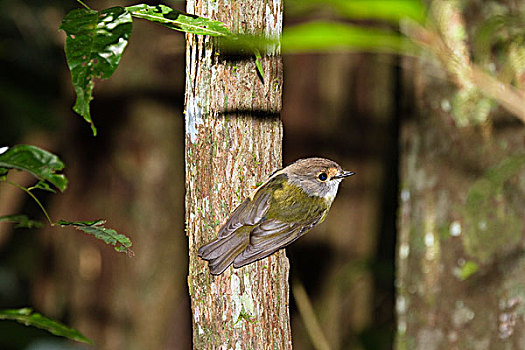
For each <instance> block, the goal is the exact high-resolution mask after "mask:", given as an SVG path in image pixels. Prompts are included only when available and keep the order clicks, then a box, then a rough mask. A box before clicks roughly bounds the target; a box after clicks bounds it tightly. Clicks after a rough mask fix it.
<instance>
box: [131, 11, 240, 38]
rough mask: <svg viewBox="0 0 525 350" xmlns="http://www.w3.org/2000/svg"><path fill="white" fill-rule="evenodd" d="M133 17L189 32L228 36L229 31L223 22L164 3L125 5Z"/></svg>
mask: <svg viewBox="0 0 525 350" xmlns="http://www.w3.org/2000/svg"><path fill="white" fill-rule="evenodd" d="M126 10H127V11H129V12H130V13H131V15H132V16H133V17H137V18H143V19H147V20H148V21H152V22H158V23H160V24H162V25H164V26H166V27H168V28H171V29H175V30H179V31H182V32H186V33H191V34H201V35H210V36H228V35H231V33H230V31H229V30H228V28H226V26H225V25H224V23H222V22H219V21H214V20H211V19H208V18H203V17H199V16H195V15H190V14H186V13H184V12H181V11H177V10H174V9H172V8H171V7H168V6H165V5H157V6H149V5H146V4H140V5H135V6H129V7H126Z"/></svg>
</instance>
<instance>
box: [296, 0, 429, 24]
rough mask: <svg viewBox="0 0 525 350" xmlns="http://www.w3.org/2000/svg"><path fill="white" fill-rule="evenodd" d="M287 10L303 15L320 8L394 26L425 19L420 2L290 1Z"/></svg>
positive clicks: (381, 0)
mask: <svg viewBox="0 0 525 350" xmlns="http://www.w3.org/2000/svg"><path fill="white" fill-rule="evenodd" d="M287 8H289V9H290V10H291V11H292V12H293V13H296V14H303V15H304V14H305V13H306V12H312V11H318V10H319V9H321V8H322V9H323V10H325V9H326V8H332V9H334V10H335V11H336V12H337V13H339V14H340V15H342V16H345V17H347V18H351V19H367V20H382V21H390V22H393V23H396V24H397V22H399V20H401V19H404V18H410V19H412V20H415V21H417V22H424V21H425V19H426V8H425V5H424V4H423V2H422V1H420V0H290V2H289V3H287Z"/></svg>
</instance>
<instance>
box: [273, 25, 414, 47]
mask: <svg viewBox="0 0 525 350" xmlns="http://www.w3.org/2000/svg"><path fill="white" fill-rule="evenodd" d="M281 45H282V46H281V47H282V51H283V52H284V53H293V52H306V51H316V52H319V51H323V52H326V51H339V50H361V51H371V52H385V53H396V54H414V53H415V52H416V47H415V46H414V44H412V43H411V42H410V41H409V40H408V39H406V38H404V37H402V36H401V35H399V34H397V33H394V32H391V31H386V30H380V29H375V28H365V27H360V26H354V25H349V24H343V23H334V22H325V21H313V22H307V23H304V24H300V25H296V26H293V27H288V28H285V29H284V31H283V35H282V38H281Z"/></svg>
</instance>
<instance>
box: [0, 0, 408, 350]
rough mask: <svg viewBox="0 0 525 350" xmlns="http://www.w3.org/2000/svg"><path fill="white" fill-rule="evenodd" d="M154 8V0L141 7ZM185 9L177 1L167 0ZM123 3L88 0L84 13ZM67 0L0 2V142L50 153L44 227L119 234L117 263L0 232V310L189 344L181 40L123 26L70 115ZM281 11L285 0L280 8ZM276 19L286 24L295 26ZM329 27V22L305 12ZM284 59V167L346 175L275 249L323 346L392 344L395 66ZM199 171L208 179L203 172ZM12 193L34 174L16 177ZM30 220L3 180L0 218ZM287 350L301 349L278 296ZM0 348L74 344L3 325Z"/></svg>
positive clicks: (146, 341)
mask: <svg viewBox="0 0 525 350" xmlns="http://www.w3.org/2000/svg"><path fill="white" fill-rule="evenodd" d="M148 3H150V4H155V2H148ZM164 3H166V4H168V5H170V6H172V7H175V8H178V9H181V10H183V9H184V2H182V1H166V2H164ZM113 5H122V2H112V1H90V6H92V7H93V8H99V9H100V8H107V7H110V6H113ZM78 7H79V5H78V4H77V3H76V2H74V1H69V0H68V1H65V0H46V1H43V0H42V1H40V0H31V1H21V0H16V1H15V0H2V1H1V2H0V34H1V35H0V61H1V62H0V63H1V64H0V70H1V75H0V77H1V79H0V89H1V93H0V111H1V118H0V146H5V145H13V144H18V143H28V144H33V145H37V146H39V147H42V148H44V149H47V150H49V151H51V152H53V153H56V154H58V155H60V157H61V158H62V160H63V161H64V162H65V163H66V170H65V174H66V175H67V177H68V179H69V181H70V182H69V186H68V189H67V191H66V192H65V193H64V194H56V195H48V194H46V193H42V194H41V195H40V197H41V198H42V199H43V200H44V202H45V205H46V207H47V208H48V209H49V212H50V214H51V216H52V218H53V219H54V220H58V219H66V220H92V219H98V218H105V219H107V220H108V226H109V227H112V228H115V229H117V230H118V231H119V232H123V233H126V234H128V235H129V236H130V237H131V238H132V240H133V242H134V245H133V248H134V251H135V253H136V256H135V257H134V258H128V257H126V256H124V255H122V254H117V253H115V252H114V251H113V250H112V249H111V247H108V246H106V245H104V244H102V243H100V242H97V241H96V240H94V239H92V238H91V237H88V236H86V235H84V234H82V233H79V232H75V231H74V230H72V229H64V228H50V227H46V228H44V229H40V230H36V229H34V230H30V229H16V230H14V229H13V226H12V225H9V224H4V223H2V224H0V308H18V307H26V306H31V307H34V308H35V310H37V311H39V312H41V313H43V314H44V315H46V316H49V317H52V318H56V319H58V320H60V321H62V322H64V323H66V324H67V325H70V326H72V327H75V328H77V329H79V330H80V331H81V332H82V333H83V334H84V335H86V336H87V337H89V338H91V339H93V340H94V341H95V344H96V346H95V347H94V348H97V349H131V350H133V349H189V348H191V323H190V307H189V296H188V293H187V285H186V276H187V242H186V236H185V234H184V219H183V218H184V206H183V196H184V177H183V175H184V174H183V169H184V164H183V162H184V149H183V147H184V119H183V118H184V116H183V95H184V69H185V66H184V64H185V46H184V45H185V44H184V35H183V34H181V33H177V32H174V31H171V30H169V29H166V28H162V27H160V26H158V25H154V24H151V23H145V22H144V21H140V20H135V21H134V28H133V35H132V36H131V40H130V44H129V47H128V49H127V50H126V52H125V54H124V56H123V59H122V62H121V64H120V66H119V68H118V69H117V71H116V72H115V74H114V76H113V77H112V78H111V79H110V80H108V81H98V82H97V83H96V88H95V99H94V101H93V102H92V116H93V119H94V122H95V124H96V125H97V127H98V131H99V135H98V136H97V137H93V136H92V134H91V129H90V127H89V125H88V124H86V123H85V122H84V121H83V120H82V118H81V117H79V116H78V115H75V114H74V112H73V111H72V110H71V106H72V104H73V102H74V94H73V89H72V86H71V78H70V75H69V72H68V70H67V67H66V62H65V57H64V53H63V43H64V39H65V35H64V33H63V32H61V31H59V30H58V26H59V24H60V22H61V20H62V18H63V17H64V15H65V14H66V13H67V12H68V11H69V10H71V9H74V8H78ZM285 7H286V4H285ZM302 16H303V17H297V16H294V14H287V15H286V16H285V25H288V24H290V23H295V22H297V21H300V20H302V19H304V16H309V15H308V14H303V15H302ZM317 16H321V17H322V16H324V18H329V16H330V14H323V13H321V14H319V13H318V14H317ZM283 60H284V82H285V85H284V96H283V106H284V108H283V111H282V121H283V124H284V145H283V148H284V152H283V162H284V163H285V164H287V163H290V162H292V161H294V160H295V159H297V158H301V157H306V156H313V155H318V156H323V157H327V158H331V159H334V160H336V161H337V162H338V163H340V164H341V165H342V166H343V167H344V168H345V169H349V170H353V171H355V172H356V173H357V175H356V176H354V177H352V178H351V180H349V181H346V182H345V183H344V184H343V185H342V187H341V189H340V194H339V196H338V199H337V201H336V202H335V203H334V206H333V208H332V210H331V213H330V215H329V216H328V219H327V220H326V221H325V222H324V223H323V224H322V225H320V226H319V227H317V228H316V229H315V230H313V231H312V232H311V233H310V234H308V235H307V236H306V237H304V238H302V239H301V240H299V241H298V242H296V243H294V244H293V245H292V246H291V247H290V248H289V249H288V250H287V252H288V253H287V254H288V256H289V257H290V263H291V278H290V279H291V281H293V282H294V283H298V284H302V285H304V287H305V289H306V292H307V294H308V296H309V298H310V301H311V302H312V304H313V306H314V309H315V311H316V313H317V315H318V318H319V321H320V323H321V325H322V328H323V332H324V333H325V336H326V338H327V339H328V341H329V343H330V344H331V345H332V346H333V348H334V349H389V348H391V347H392V341H393V330H394V317H393V300H394V277H393V274H394V244H395V213H396V199H397V181H398V177H397V171H398V169H397V163H398V162H397V160H398V148H397V142H398V140H397V137H398V124H399V118H400V117H399V116H400V114H401V111H400V109H401V107H400V105H399V103H398V101H399V90H400V86H399V85H400V83H399V81H400V78H399V64H398V59H397V58H396V57H394V56H389V55H381V54H367V53H342V52H334V53H324V54H293V55H286V56H284V57H283ZM202 171H206V169H203V170H202ZM15 176H17V179H16V180H17V181H19V182H20V183H25V184H30V183H31V182H32V181H34V180H33V179H32V178H28V177H24V176H23V174H15ZM14 213H26V214H28V215H29V216H31V217H35V218H42V213H41V212H40V211H39V209H38V208H37V206H36V205H35V203H34V202H32V201H31V199H30V198H29V197H28V196H27V195H25V194H24V193H23V192H22V191H20V190H18V189H16V188H14V187H11V186H8V185H5V184H1V185H0V215H6V214H14ZM291 301H292V304H291V317H292V332H293V341H294V347H295V348H296V349H312V348H313V347H312V344H311V342H310V340H309V336H308V334H307V331H306V329H305V327H304V323H303V320H302V318H301V315H300V314H299V313H298V311H297V308H296V305H295V303H294V301H293V297H291ZM0 348H1V349H6V350H9V349H35V350H36V349H78V348H85V346H82V345H77V344H74V343H71V342H69V341H66V340H63V339H61V338H58V337H54V336H52V335H49V334H48V333H46V332H44V331H40V330H38V329H35V328H31V327H25V326H23V325H19V324H16V323H14V322H7V321H2V322H0Z"/></svg>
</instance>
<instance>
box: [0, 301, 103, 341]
mask: <svg viewBox="0 0 525 350" xmlns="http://www.w3.org/2000/svg"><path fill="white" fill-rule="evenodd" d="M0 320H11V321H16V322H18V323H21V324H23V325H26V326H33V327H37V328H41V329H44V330H46V331H48V332H50V333H52V334H55V335H58V336H60V337H65V338H68V339H71V340H75V341H78V342H82V343H86V344H93V342H92V341H91V340H89V339H88V338H86V337H85V336H83V335H82V333H80V332H79V331H77V330H76V329H73V328H70V327H67V326H65V325H64V324H62V323H60V322H57V321H54V320H52V319H50V318H47V317H45V316H42V315H41V314H39V313H36V312H33V310H32V309H30V308H23V309H9V310H0Z"/></svg>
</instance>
